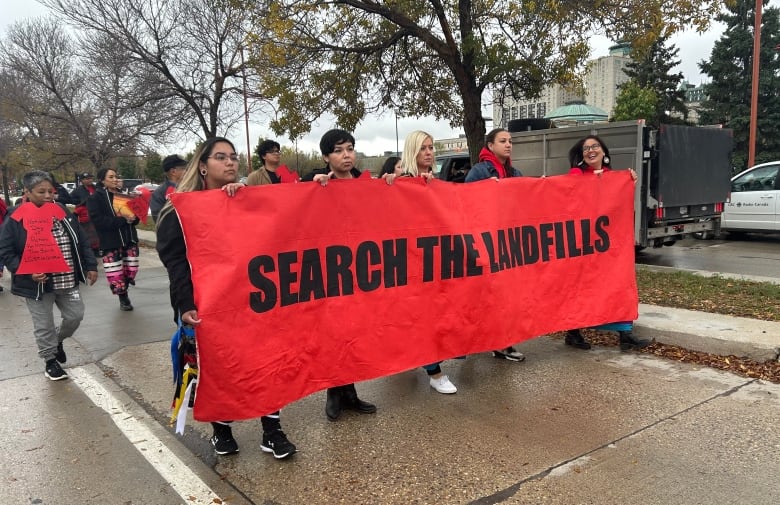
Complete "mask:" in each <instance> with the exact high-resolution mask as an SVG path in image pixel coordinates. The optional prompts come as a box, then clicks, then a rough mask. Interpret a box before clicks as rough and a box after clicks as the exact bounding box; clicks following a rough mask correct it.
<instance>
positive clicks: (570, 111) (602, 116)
mask: <svg viewBox="0 0 780 505" xmlns="http://www.w3.org/2000/svg"><path fill="white" fill-rule="evenodd" d="M545 119H549V120H551V121H552V122H553V123H554V124H555V126H556V127H558V128H560V127H563V126H578V125H582V124H590V123H605V122H607V121H608V120H609V115H608V114H607V113H606V112H605V111H604V110H602V109H599V108H598V107H594V106H593V105H588V104H586V103H585V102H583V101H582V100H575V101H572V102H569V103H567V104H566V105H564V106H563V107H558V108H557V109H555V110H554V111H552V112H550V113H549V114H547V115H546V116H545Z"/></svg>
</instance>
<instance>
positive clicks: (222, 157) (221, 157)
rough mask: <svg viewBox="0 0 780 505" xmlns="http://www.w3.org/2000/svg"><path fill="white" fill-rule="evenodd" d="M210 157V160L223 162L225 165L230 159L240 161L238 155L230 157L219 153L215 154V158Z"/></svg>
mask: <svg viewBox="0 0 780 505" xmlns="http://www.w3.org/2000/svg"><path fill="white" fill-rule="evenodd" d="M208 157H209V158H214V159H215V160H217V161H221V162H223V163H224V162H226V161H227V160H228V159H229V160H230V161H238V155H237V154H231V155H230V156H228V155H227V154H225V153H217V154H215V155H213V156H208Z"/></svg>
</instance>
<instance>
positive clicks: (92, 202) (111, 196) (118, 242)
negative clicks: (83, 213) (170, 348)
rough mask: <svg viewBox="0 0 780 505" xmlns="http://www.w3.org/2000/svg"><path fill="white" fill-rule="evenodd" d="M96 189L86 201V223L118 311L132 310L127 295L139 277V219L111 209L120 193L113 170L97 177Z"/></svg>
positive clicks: (100, 171) (108, 170) (118, 182)
mask: <svg viewBox="0 0 780 505" xmlns="http://www.w3.org/2000/svg"><path fill="white" fill-rule="evenodd" d="M97 179H98V183H97V188H96V189H95V192H94V193H93V194H92V195H90V196H89V198H87V211H88V212H89V220H90V221H91V222H92V223H93V224H94V225H95V231H96V232H97V236H98V241H99V242H100V250H101V251H102V252H103V270H104V271H105V273H106V279H107V280H108V285H109V287H110V288H111V292H112V293H113V294H115V295H117V296H118V297H119V309H120V310H123V311H130V310H133V305H132V303H130V297H129V296H128V294H127V291H128V289H129V288H130V286H135V277H136V275H137V274H138V233H137V232H136V229H135V227H136V225H137V224H138V221H139V219H138V217H136V216H135V215H133V214H132V213H129V212H125V211H126V209H124V211H123V210H122V208H121V207H119V206H115V205H114V203H115V202H114V200H115V196H116V195H118V194H119V193H120V190H121V188H120V179H119V177H118V176H117V173H116V171H115V170H114V169H113V168H103V169H100V170H99V171H98V173H97Z"/></svg>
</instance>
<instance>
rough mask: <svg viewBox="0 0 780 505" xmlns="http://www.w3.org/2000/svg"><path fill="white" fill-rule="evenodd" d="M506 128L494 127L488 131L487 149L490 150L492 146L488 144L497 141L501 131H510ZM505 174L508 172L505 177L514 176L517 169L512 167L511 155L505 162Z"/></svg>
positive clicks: (486, 138) (486, 136)
mask: <svg viewBox="0 0 780 505" xmlns="http://www.w3.org/2000/svg"><path fill="white" fill-rule="evenodd" d="M508 131H509V130H507V129H506V128H493V129H492V130H490V132H488V134H487V135H485V149H487V150H488V151H489V150H490V148H489V147H488V144H495V143H496V135H498V134H499V133H501V132H508ZM504 174H506V175H505V176H504V177H514V176H515V169H514V168H512V157H511V156H510V157H509V158H507V160H506V161H505V162H504Z"/></svg>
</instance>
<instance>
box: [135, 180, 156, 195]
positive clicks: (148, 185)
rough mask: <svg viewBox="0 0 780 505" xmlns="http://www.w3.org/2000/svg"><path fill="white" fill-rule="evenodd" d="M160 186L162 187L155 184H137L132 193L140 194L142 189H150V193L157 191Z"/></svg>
mask: <svg viewBox="0 0 780 505" xmlns="http://www.w3.org/2000/svg"><path fill="white" fill-rule="evenodd" d="M159 186H160V185H159V184H155V183H153V182H144V183H143V184H137V185H136V186H135V187H134V188H133V190H132V191H131V192H132V193H138V192H139V191H138V190H139V189H141V188H144V189H148V190H149V191H150V192H152V191H154V190H155V189H157V188H158V187H159Z"/></svg>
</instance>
